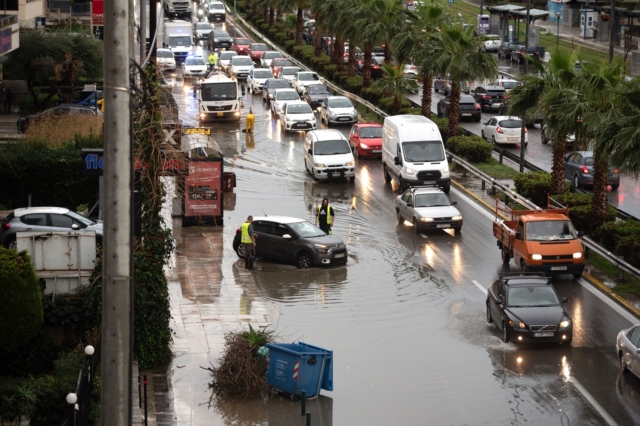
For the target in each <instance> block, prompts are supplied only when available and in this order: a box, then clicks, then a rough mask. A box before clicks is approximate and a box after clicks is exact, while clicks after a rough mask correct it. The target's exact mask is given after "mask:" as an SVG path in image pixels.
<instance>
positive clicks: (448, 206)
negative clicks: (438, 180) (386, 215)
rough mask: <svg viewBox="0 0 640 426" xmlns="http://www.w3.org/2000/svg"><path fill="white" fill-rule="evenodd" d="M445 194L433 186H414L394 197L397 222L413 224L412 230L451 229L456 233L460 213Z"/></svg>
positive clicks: (458, 229)
mask: <svg viewBox="0 0 640 426" xmlns="http://www.w3.org/2000/svg"><path fill="white" fill-rule="evenodd" d="M456 204H457V203H456V202H455V201H453V202H452V201H451V200H450V199H449V197H448V196H447V194H445V193H444V192H442V191H441V190H440V189H439V188H435V187H414V188H409V189H407V190H406V191H405V192H404V193H403V194H402V195H398V197H397V198H396V214H397V216H398V223H400V224H401V225H402V224H404V222H405V221H409V222H411V223H412V224H413V229H414V232H415V233H416V234H417V233H420V232H421V231H423V230H426V229H451V228H453V230H454V231H455V233H456V234H458V233H460V230H461V229H462V215H461V214H460V211H458V209H457V208H456V207H454V206H455V205H456Z"/></svg>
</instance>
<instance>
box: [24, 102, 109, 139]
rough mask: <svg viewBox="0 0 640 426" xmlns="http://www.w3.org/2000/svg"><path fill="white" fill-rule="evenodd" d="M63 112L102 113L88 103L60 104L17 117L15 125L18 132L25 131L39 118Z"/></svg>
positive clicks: (55, 115) (59, 114)
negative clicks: (39, 111)
mask: <svg viewBox="0 0 640 426" xmlns="http://www.w3.org/2000/svg"><path fill="white" fill-rule="evenodd" d="M65 114H87V115H100V116H101V115H102V112H100V109H99V108H96V107H95V106H89V105H78V104H60V105H56V106H54V107H53V108H50V109H48V110H46V111H44V112H41V113H38V114H30V115H23V116H21V117H20V118H18V121H17V123H16V125H17V126H18V133H20V132H22V133H24V132H26V131H27V129H28V128H29V126H31V125H33V124H34V123H37V122H38V121H40V120H43V119H48V118H54V117H57V116H61V115H65Z"/></svg>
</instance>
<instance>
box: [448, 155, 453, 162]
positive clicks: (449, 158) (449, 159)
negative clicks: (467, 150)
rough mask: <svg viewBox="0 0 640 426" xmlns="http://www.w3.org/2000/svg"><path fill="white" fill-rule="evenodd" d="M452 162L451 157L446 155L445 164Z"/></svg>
mask: <svg viewBox="0 0 640 426" xmlns="http://www.w3.org/2000/svg"><path fill="white" fill-rule="evenodd" d="M452 161H453V157H451V156H450V155H447V163H451V162H452Z"/></svg>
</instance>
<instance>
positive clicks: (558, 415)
mask: <svg viewBox="0 0 640 426" xmlns="http://www.w3.org/2000/svg"><path fill="white" fill-rule="evenodd" d="M227 25H228V24H227ZM180 84H181V83H180V82H178V85H177V86H176V87H175V88H174V93H175V95H176V99H177V100H178V103H179V105H180V107H181V118H182V119H183V120H184V121H185V122H186V123H189V122H194V124H197V122H195V117H196V114H195V111H196V108H197V105H196V104H195V103H194V100H193V98H192V97H191V96H190V92H187V94H186V95H185V91H184V90H183V89H182V87H180ZM249 106H251V107H252V108H253V112H254V114H255V115H256V131H255V134H254V135H247V134H244V133H241V132H239V131H238V130H239V125H238V124H237V123H218V124H208V125H211V127H212V129H213V133H212V137H213V138H214V139H215V140H216V142H217V143H218V144H219V146H220V148H221V149H222V151H223V152H224V155H225V171H234V172H235V173H236V176H237V188H236V189H235V194H234V195H233V196H232V197H229V200H231V201H229V202H227V203H226V204H227V211H226V212H225V215H224V216H225V217H224V220H225V226H224V228H223V230H222V231H220V230H203V229H193V228H189V229H186V228H185V229H181V230H176V238H177V243H178V249H179V251H181V253H182V255H183V256H184V257H185V258H186V259H193V263H194V265H197V266H199V267H201V268H202V270H201V272H199V274H200V275H201V276H200V278H202V277H207V276H208V277H209V278H210V279H211V277H212V276H213V277H218V276H219V275H216V273H218V271H222V272H221V274H222V275H224V274H225V271H237V269H233V268H237V266H238V265H241V264H240V263H239V262H241V261H239V260H238V259H237V257H236V256H235V254H234V253H233V252H232V250H231V248H230V244H231V241H232V239H233V235H234V233H235V230H236V228H237V227H238V226H239V225H240V224H241V223H242V222H243V221H244V220H245V218H246V217H247V216H248V215H253V216H261V215H265V214H267V215H285V216H293V217H298V218H304V219H307V220H310V221H312V222H313V211H314V209H315V207H316V205H317V203H318V202H319V201H320V200H321V199H322V198H323V197H328V198H329V200H330V203H331V205H332V207H333V208H334V210H335V211H336V220H335V225H334V228H333V230H334V235H336V236H338V237H340V238H342V239H343V240H344V241H345V242H346V243H347V246H348V251H349V260H348V263H347V265H346V266H341V267H335V268H313V269H309V270H298V269H296V268H295V267H294V266H292V265H282V264H277V263H270V262H266V261H259V262H258V266H259V268H260V270H258V271H255V272H252V273H246V272H243V274H244V275H238V273H237V272H235V273H236V275H237V277H236V278H237V279H236V283H238V282H239V283H241V284H242V283H249V280H250V284H251V285H249V284H246V287H244V289H242V288H239V287H238V288H235V287H234V288H231V289H229V288H226V287H228V286H229V284H228V283H225V282H223V280H222V279H218V278H213V280H214V281H216V280H218V281H220V291H219V293H215V292H214V293H213V294H211V295H210V296H207V297H204V298H202V297H200V296H199V295H200V294H201V293H199V292H198V288H197V287H186V286H185V285H184V284H182V285H183V288H182V294H181V295H177V294H172V297H185V298H188V297H192V299H193V303H195V304H198V303H202V304H203V305H205V304H211V303H215V304H216V306H217V309H218V310H221V309H222V308H221V306H222V307H225V306H227V305H225V303H226V302H228V300H225V298H227V299H228V298H229V297H233V295H234V294H236V293H237V294H240V293H242V296H239V298H240V300H242V297H244V298H245V302H246V303H244V305H243V302H241V303H240V305H241V306H240V308H239V309H240V310H243V309H244V311H243V314H246V315H249V314H254V313H255V312H254V311H251V310H252V309H253V310H259V312H260V315H261V316H264V317H265V318H268V320H269V322H270V323H271V325H270V326H269V327H268V330H275V332H276V334H277V335H278V336H279V337H280V340H281V341H285V342H294V341H304V342H307V343H311V344H313V345H317V346H321V347H324V348H327V349H331V350H333V351H334V391H333V392H327V391H322V396H321V397H320V398H318V399H316V400H312V401H310V402H309V411H311V412H312V413H313V419H312V424H313V425H334V424H335V425H372V426H373V425H408V424H416V425H417V424H429V425H506V424H509V425H524V424H527V425H600V424H619V425H626V424H633V423H636V422H637V419H638V418H639V415H640V409H639V408H638V407H640V405H639V404H640V400H639V398H638V392H639V391H640V380H638V379H636V378H634V377H628V376H627V377H625V376H621V375H620V374H619V372H618V368H617V359H616V355H615V350H614V345H615V336H616V334H617V332H618V331H619V330H621V329H623V328H627V327H629V325H630V324H631V320H633V319H630V318H629V315H628V314H627V315H623V314H621V313H620V311H619V308H618V309H615V308H614V307H612V306H611V305H610V304H607V303H605V302H604V301H603V297H602V296H599V295H598V294H597V292H594V291H593V290H591V289H590V288H589V287H588V285H584V284H583V283H579V282H577V281H574V280H572V279H570V277H561V278H557V279H554V283H555V285H556V288H557V291H558V293H559V295H560V296H561V297H564V296H567V297H569V298H570V302H569V304H568V305H567V309H568V311H569V312H570V314H571V315H572V317H573V321H574V339H573V343H572V345H571V346H566V345H565V346H557V345H552V346H542V347H518V346H515V345H513V344H505V343H502V342H501V340H500V337H499V333H498V331H497V329H496V328H495V327H494V326H493V325H491V324H487V322H486V319H485V298H486V295H485V294H484V293H483V291H482V290H481V289H480V288H479V286H480V287H483V288H485V289H486V287H487V286H488V285H489V284H490V283H491V282H492V281H493V280H495V279H496V277H497V275H498V273H501V272H508V271H509V270H510V268H509V266H506V267H504V266H503V265H502V263H501V260H500V256H499V251H498V249H497V247H496V244H495V240H494V238H493V236H492V231H491V215H490V214H489V213H487V212H486V211H484V210H481V209H480V208H479V207H478V206H477V205H475V204H474V203H472V202H471V200H470V199H469V198H468V197H467V196H465V195H464V194H463V193H461V192H459V191H458V190H456V189H453V188H452V190H451V199H452V200H455V201H457V202H458V208H459V210H460V211H461V213H462V215H463V218H464V226H463V228H462V233H461V235H459V236H454V235H453V231H444V230H443V231H437V232H434V233H428V234H415V233H414V232H413V228H412V227H411V226H409V225H408V224H398V221H397V219H396V215H395V211H394V208H393V205H394V199H395V197H396V196H397V195H399V190H398V188H397V186H396V185H395V184H393V185H389V184H385V183H384V179H383V176H382V167H381V164H380V162H379V161H378V160H375V159H374V160H359V161H358V162H357V175H356V180H355V183H350V182H348V181H347V180H345V181H339V182H331V183H322V182H316V181H313V180H312V179H311V176H310V175H309V174H308V173H307V172H306V171H305V168H304V165H303V150H302V143H303V138H304V133H297V132H295V133H290V134H284V133H283V132H282V130H281V128H280V126H279V122H278V121H277V120H276V119H275V118H274V117H271V115H270V113H269V111H268V108H265V107H264V106H263V104H262V101H261V96H260V95H256V96H252V95H246V96H245V112H246V111H247V110H248V108H249ZM317 118H318V120H319V116H318V117H317ZM243 122H244V120H243V121H242V122H241V125H242V123H243ZM323 127H324V126H323ZM338 129H339V130H340V131H341V132H342V133H343V134H345V135H346V136H347V137H348V131H349V127H342V128H340V127H338ZM530 146H531V143H530ZM221 241H222V243H221ZM216 242H217V243H216ZM212 244H223V245H224V250H223V251H221V252H216V251H215V250H212V249H211V247H212ZM190 250H191V251H190ZM190 261H191V260H190ZM212 262H213V263H212ZM217 264H219V269H216V268H218V267H217V266H215V265H217ZM179 268H180V265H178V269H179ZM511 268H512V269H513V270H515V266H514V265H513V264H511ZM196 275H198V274H196ZM188 279H191V280H197V279H198V276H193V277H190V278H189V277H184V281H182V280H181V283H184V282H187V280H188ZM214 287H215V286H214ZM247 288H252V289H255V292H254V293H251V294H248V295H247V293H246V292H247V290H246V289H247ZM189 291H191V292H192V293H189ZM207 291H210V290H209V289H207ZM243 291H244V293H243ZM189 294H191V296H189ZM236 308H238V307H237V306H236ZM230 309H231V308H230ZM225 312H226V311H225ZM185 321H186V320H185ZM635 322H637V319H636V320H635ZM216 345H217V346H216ZM213 346H216V347H217V348H218V349H220V348H221V340H217V341H216V343H215V344H214V345H213ZM210 347H211V345H210ZM216 357H217V354H211V353H204V354H202V355H197V356H196V355H192V354H184V356H182V357H179V358H177V361H176V363H177V364H180V363H182V362H184V363H190V364H189V366H188V367H187V368H185V369H184V370H180V369H174V381H175V382H177V383H178V385H176V390H175V392H174V393H175V397H176V401H177V402H176V404H180V406H181V407H183V408H184V407H187V408H188V409H189V410H190V414H189V415H190V416H191V417H190V419H196V418H200V419H204V418H208V419H210V424H216V425H218V424H219V425H229V426H231V425H253V424H259V425H266V424H268V425H289V424H299V423H298V422H300V417H299V410H300V407H299V405H298V404H296V403H293V402H291V401H288V400H286V399H281V398H273V399H270V400H268V401H263V400H257V401H227V402H225V403H220V404H217V405H215V406H214V407H212V408H208V407H207V404H206V401H207V400H208V391H207V389H206V382H207V377H206V372H204V371H203V370H200V375H199V376H197V379H194V380H198V387H197V392H194V393H193V394H192V395H188V396H186V397H185V396H184V395H180V392H179V390H180V383H181V382H184V381H186V380H190V378H193V377H195V375H196V374H197V372H198V368H197V367H198V363H199V365H200V366H207V364H208V363H209V362H215V360H216ZM187 371H189V373H187ZM612 421H613V422H612ZM178 424H194V425H195V424H204V423H198V422H195V421H193V420H191V422H190V423H189V422H186V421H185V422H182V421H180V414H179V413H178Z"/></svg>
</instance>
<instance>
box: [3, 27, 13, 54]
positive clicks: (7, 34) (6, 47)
mask: <svg viewBox="0 0 640 426" xmlns="http://www.w3.org/2000/svg"><path fill="white" fill-rule="evenodd" d="M10 50H11V27H7V28H3V29H2V31H0V53H5V52H8V51H10Z"/></svg>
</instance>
